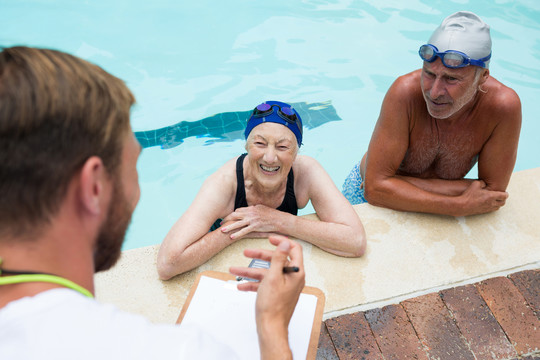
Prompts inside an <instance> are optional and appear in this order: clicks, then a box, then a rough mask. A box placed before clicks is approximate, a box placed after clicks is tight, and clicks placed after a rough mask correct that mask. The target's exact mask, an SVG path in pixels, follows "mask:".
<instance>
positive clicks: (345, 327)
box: [325, 312, 383, 360]
mask: <svg viewBox="0 0 540 360" xmlns="http://www.w3.org/2000/svg"><path fill="white" fill-rule="evenodd" d="M325 323H326V327H327V328H328V333H329V334H330V337H331V338H332V342H333V343H334V347H335V348H336V351H337V354H338V356H339V358H340V359H341V360H345V359H354V360H371V359H381V360H382V359H383V356H382V354H381V351H380V350H379V347H378V346H377V342H376V341H375V338H374V337H373V333H372V332H371V329H370V328H369V324H368V323H367V321H366V318H365V317H364V313H363V312H358V313H354V314H350V315H342V316H338V317H335V318H332V319H328V320H326V321H325Z"/></svg>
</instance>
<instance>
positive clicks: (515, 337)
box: [476, 277, 540, 355]
mask: <svg viewBox="0 0 540 360" xmlns="http://www.w3.org/2000/svg"><path fill="white" fill-rule="evenodd" d="M476 288H477V289H478V291H479V293H480V295H482V297H483V298H484V300H485V301H486V303H487V305H488V306H489V308H490V309H491V312H492V313H493V315H495V318H496V319H497V321H498V322H499V324H501V327H502V328H503V330H504V332H505V333H506V335H507V336H508V338H509V339H510V342H511V343H512V345H513V346H514V347H515V349H516V350H517V352H518V354H519V355H523V354H528V353H530V352H532V351H533V350H535V349H538V348H540V321H539V320H538V318H537V317H536V316H535V315H534V313H533V311H532V309H531V308H530V307H529V306H528V304H527V302H526V301H525V299H524V297H523V295H522V294H521V293H520V292H519V290H518V289H517V288H516V287H515V286H514V284H513V283H512V281H511V280H510V279H508V278H506V277H496V278H492V279H488V280H485V281H482V282H480V283H477V284H476Z"/></svg>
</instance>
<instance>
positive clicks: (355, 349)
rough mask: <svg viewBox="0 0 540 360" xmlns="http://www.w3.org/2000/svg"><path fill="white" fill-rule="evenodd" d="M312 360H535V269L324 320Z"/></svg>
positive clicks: (539, 315)
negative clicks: (314, 356) (315, 353)
mask: <svg viewBox="0 0 540 360" xmlns="http://www.w3.org/2000/svg"><path fill="white" fill-rule="evenodd" d="M317 359H320V360H323V359H327V360H335V359H339V360H343V359H355V360H371V359H383V360H400V359H430V360H431V359H440V360H459V359H467V360H468V359H477V360H484V359H486V360H487V359H497V360H540V269H535V270H525V271H520V272H517V273H514V274H510V275H508V276H500V277H495V278H491V279H487V280H484V281H480V282H478V283H475V284H471V285H464V286H459V287H455V288H451V289H446V290H442V291H439V292H434V293H431V294H427V295H422V296H418V297H415V298H413V299H408V300H405V301H402V302H401V303H399V304H394V305H388V306H385V307H382V308H376V309H370V310H366V311H361V312H357V313H353V314H347V315H342V316H338V317H335V318H331V319H327V320H326V321H325V322H323V324H322V329H321V335H320V339H319V348H318V352H317Z"/></svg>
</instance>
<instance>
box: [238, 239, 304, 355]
mask: <svg viewBox="0 0 540 360" xmlns="http://www.w3.org/2000/svg"><path fill="white" fill-rule="evenodd" d="M269 240H270V242H271V243H272V244H273V245H276V246H277V247H276V249H275V250H274V251H271V250H262V249H246V250H244V255H246V256H247V257H251V258H256V259H261V260H265V261H270V269H260V268H245V267H231V268H230V270H229V271H230V272H231V273H232V274H234V275H237V276H242V277H248V278H252V279H255V280H259V282H245V283H239V284H238V289H239V290H242V291H257V301H256V304H255V318H256V321H257V333H258V335H259V344H260V348H261V358H262V359H265V358H267V356H269V358H289V355H290V354H289V353H288V352H287V351H289V352H290V349H289V347H288V335H287V334H288V330H287V329H288V326H289V321H290V320H291V317H292V314H293V312H294V309H295V307H296V303H297V302H298V298H299V297H300V292H301V291H302V289H303V288H304V285H305V273H304V259H303V255H302V247H301V246H300V245H299V244H298V243H296V242H294V241H292V240H289V239H287V238H286V237H284V236H280V235H273V236H270V238H269ZM291 356H292V355H291Z"/></svg>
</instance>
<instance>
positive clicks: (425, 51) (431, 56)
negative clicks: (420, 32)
mask: <svg viewBox="0 0 540 360" xmlns="http://www.w3.org/2000/svg"><path fill="white" fill-rule="evenodd" d="M418 54H419V55H420V57H421V58H422V60H424V61H427V62H429V63H430V62H433V61H435V60H437V57H440V58H441V61H442V63H443V64H444V66H446V67H447V68H452V69H456V68H462V67H465V66H469V65H475V66H480V67H482V68H485V67H486V61H488V60H489V59H490V58H491V53H490V54H489V55H488V56H486V57H483V58H481V59H471V58H470V57H468V56H467V55H466V54H464V53H462V52H461V51H457V50H446V51H444V52H439V49H437V47H436V46H434V45H431V44H425V45H422V46H420V49H419V50H418Z"/></svg>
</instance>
